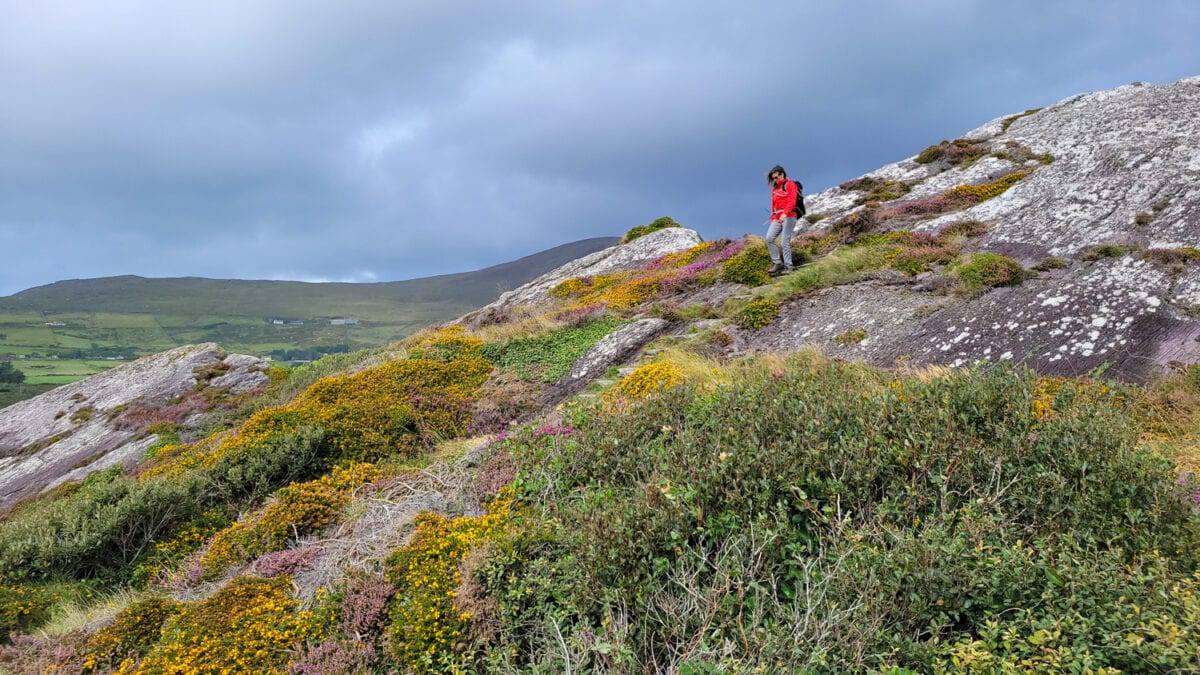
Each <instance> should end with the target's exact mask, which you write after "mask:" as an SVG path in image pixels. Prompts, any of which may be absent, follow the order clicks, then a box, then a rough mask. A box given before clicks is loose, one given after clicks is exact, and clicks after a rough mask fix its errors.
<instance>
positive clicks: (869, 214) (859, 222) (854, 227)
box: [832, 207, 879, 240]
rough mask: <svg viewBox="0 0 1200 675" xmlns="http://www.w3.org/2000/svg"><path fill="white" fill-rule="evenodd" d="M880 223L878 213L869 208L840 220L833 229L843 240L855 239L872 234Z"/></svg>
mask: <svg viewBox="0 0 1200 675" xmlns="http://www.w3.org/2000/svg"><path fill="white" fill-rule="evenodd" d="M878 222H879V219H878V213H877V212H876V210H875V209H873V208H869V207H868V208H864V209H860V210H858V211H855V212H854V213H851V214H850V215H848V216H844V217H842V218H840V219H839V220H838V221H837V222H836V223H834V224H833V228H832V229H833V232H834V233H836V234H837V235H839V236H840V237H841V238H842V239H843V240H846V239H853V238H854V237H856V236H858V235H860V234H862V233H864V232H870V231H871V230H872V229H874V228H875V226H876V225H877V224H878Z"/></svg>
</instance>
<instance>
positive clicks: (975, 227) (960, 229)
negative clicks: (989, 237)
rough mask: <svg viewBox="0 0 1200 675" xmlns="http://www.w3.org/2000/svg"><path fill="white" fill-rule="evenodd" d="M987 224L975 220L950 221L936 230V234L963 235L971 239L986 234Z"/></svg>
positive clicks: (943, 235)
mask: <svg viewBox="0 0 1200 675" xmlns="http://www.w3.org/2000/svg"><path fill="white" fill-rule="evenodd" d="M987 231H988V226H987V225H984V224H983V223H981V222H979V221H976V220H962V221H959V222H957V223H950V224H949V225H947V226H945V227H943V228H942V229H941V230H939V231H938V236H939V237H942V238H945V237H964V238H966V239H973V238H975V237H979V236H983V235H984V234H987Z"/></svg>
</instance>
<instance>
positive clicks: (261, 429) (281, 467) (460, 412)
mask: <svg viewBox="0 0 1200 675" xmlns="http://www.w3.org/2000/svg"><path fill="white" fill-rule="evenodd" d="M479 349H480V343H479V341H478V340H473V339H470V338H465V337H463V336H462V334H461V329H458V330H448V331H440V332H435V333H431V334H429V335H426V336H422V337H421V338H419V339H418V340H416V341H415V342H414V350H415V351H416V352H417V353H418V354H420V356H418V357H414V358H408V359H403V360H399V361H390V362H387V363H384V364H382V365H380V366H376V367H374V368H370V369H366V370H363V371H361V372H358V373H355V374H352V375H337V376H331V377H326V378H322V379H320V380H318V381H317V382H316V383H315V384H313V385H312V386H310V387H309V388H308V389H306V390H305V391H304V392H303V393H302V394H300V395H299V396H298V397H297V398H296V399H294V400H293V401H292V402H290V403H287V404H285V405H281V406H275V407H270V408H266V409H263V410H260V411H259V412H256V413H255V414H253V415H252V416H251V417H250V418H249V419H248V420H246V422H245V423H243V424H242V425H241V426H240V427H239V428H238V429H237V430H236V431H234V432H218V433H215V434H213V435H212V436H209V437H208V438H205V439H202V440H200V441H197V442H195V443H188V444H180V445H171V446H167V447H164V448H161V449H160V450H159V451H158V452H157V453H156V454H155V455H154V457H153V458H151V459H149V460H148V461H147V462H146V463H144V464H143V465H142V466H141V467H139V470H138V472H137V474H136V476H126V475H122V474H121V472H120V469H119V467H118V468H114V469H111V470H109V471H106V472H101V473H97V474H93V475H91V476H89V477H88V478H87V479H86V480H85V481H83V483H82V484H81V485H80V486H79V487H78V488H77V489H75V490H73V491H71V492H70V494H67V495H65V496H64V497H62V498H60V499H56V500H46V501H44V502H37V503H32V504H29V505H28V506H27V507H26V508H24V509H23V510H22V512H21V513H19V514H17V515H16V516H14V517H13V518H11V519H9V520H8V521H7V522H5V523H3V524H0V577H3V578H7V579H11V580H28V579H50V578H55V577H60V576H61V577H66V578H75V579H83V578H99V579H101V580H105V581H116V580H119V579H123V578H125V577H126V575H127V574H128V573H129V571H130V569H131V568H132V567H133V566H134V565H137V564H138V563H141V562H143V561H144V560H145V559H146V558H147V557H148V556H152V555H154V553H153V543H154V542H155V541H158V540H160V539H169V538H170V537H171V536H172V533H175V532H177V530H178V529H179V528H181V527H184V524H185V523H188V522H189V521H191V520H192V519H194V518H196V517H197V516H198V515H199V514H200V513H202V512H204V511H206V510H207V509H210V508H213V507H217V506H220V507H222V508H236V507H237V506H238V505H243V504H246V503H254V502H257V501H259V500H261V499H263V498H265V497H266V496H267V495H269V494H271V493H272V492H274V491H275V490H277V489H278V488H280V487H281V486H283V485H285V484H287V483H288V482H291V481H296V480H307V479H311V478H313V477H316V476H320V475H321V474H322V473H324V472H325V471H327V470H328V469H329V468H330V467H331V466H332V465H333V464H334V463H336V462H338V461H344V460H373V459H378V458H382V457H387V456H393V455H400V456H406V457H415V456H419V455H421V454H423V453H424V452H426V451H427V450H429V449H430V448H432V447H433V446H434V445H435V444H436V443H437V442H438V441H440V440H442V439H445V438H450V437H454V436H457V435H459V434H461V433H463V432H464V431H465V430H466V428H467V426H468V425H469V424H470V421H471V420H470V413H471V405H472V399H473V396H474V395H475V393H476V392H477V391H478V388H479V387H480V385H482V383H483V382H484V380H486V379H487V377H488V374H489V373H490V372H491V370H492V365H491V364H490V363H489V362H488V361H487V360H485V359H483V358H481V357H480V356H478V352H479ZM150 566H153V563H148V564H147V566H146V567H145V568H144V569H143V571H142V572H141V573H140V574H139V577H140V578H143V579H147V580H148V578H149V576H148V575H153V574H154V573H153V572H152V571H151V570H150Z"/></svg>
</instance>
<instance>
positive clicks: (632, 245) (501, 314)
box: [454, 227, 702, 329]
mask: <svg viewBox="0 0 1200 675" xmlns="http://www.w3.org/2000/svg"><path fill="white" fill-rule="evenodd" d="M701 241H702V240H701V239H700V235H699V234H697V233H696V232H695V231H694V230H689V229H687V228H683V227H668V228H664V229H661V230H657V231H654V232H651V233H650V234H647V235H644V236H641V237H638V238H637V239H634V240H633V241H631V242H629V243H627V244H617V245H616V246H610V247H608V248H606V249H604V250H603V251H597V252H595V253H593V254H591V255H587V256H584V257H582V258H579V259H578V260H574V261H572V262H569V263H567V264H566V265H563V266H562V267H559V268H557V269H554V270H551V271H550V272H547V273H546V274H543V275H542V276H540V277H538V278H537V279H534V280H533V281H530V282H529V283H527V284H525V285H524V286H521V287H519V288H516V289H513V290H511V291H508V292H506V293H504V294H502V295H501V296H500V297H499V298H498V299H497V300H496V301H495V302H493V303H491V304H490V305H487V306H485V307H483V308H481V309H479V310H477V311H474V312H471V313H470V314H467V315H466V316H463V317H460V318H459V319H457V320H456V321H455V322H454V323H460V324H464V325H466V326H468V327H469V328H472V329H474V328H477V327H479V326H481V325H486V324H488V323H495V322H497V321H503V320H505V319H506V318H507V317H508V316H509V315H510V314H511V312H512V311H513V310H514V309H516V308H518V307H522V306H532V305H537V304H539V303H542V302H545V301H546V300H547V299H549V297H550V290H551V289H552V288H554V287H555V286H557V285H559V284H560V283H562V282H564V281H566V280H567V279H572V278H575V277H588V276H596V275H599V274H610V273H612V272H619V271H622V270H628V269H633V268H636V267H640V266H642V265H644V264H645V263H647V262H649V261H651V260H654V259H655V258H659V257H662V256H664V255H667V254H668V253H675V252H677V251H684V250H687V249H689V248H691V247H693V246H695V245H696V244H699V243H700V242H701Z"/></svg>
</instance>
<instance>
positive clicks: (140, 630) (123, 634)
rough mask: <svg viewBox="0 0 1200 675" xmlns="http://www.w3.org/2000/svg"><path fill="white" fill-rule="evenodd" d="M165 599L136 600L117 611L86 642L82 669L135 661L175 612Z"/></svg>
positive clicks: (147, 648)
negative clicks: (115, 614)
mask: <svg viewBox="0 0 1200 675" xmlns="http://www.w3.org/2000/svg"><path fill="white" fill-rule="evenodd" d="M179 610H180V606H179V604H178V603H176V602H174V601H172V600H169V599H167V598H159V597H151V598H146V599H145V600H139V601H138V602H135V603H133V604H132V605H130V606H128V607H126V608H125V609H123V610H121V612H120V613H118V614H117V616H116V618H114V619H113V622H112V623H111V624H109V625H107V626H105V627H104V628H101V629H100V630H98V631H96V632H95V633H94V634H92V636H91V637H90V638H89V639H88V644H87V649H86V651H87V657H86V659H85V661H84V668H85V670H89V671H90V670H95V669H98V668H104V667H108V668H116V667H117V666H119V665H120V663H121V661H122V660H124V659H127V658H128V659H134V660H136V659H139V658H141V657H143V656H145V655H146V653H147V652H149V651H150V648H151V647H153V646H154V644H155V643H157V642H158V640H159V638H160V637H162V629H163V624H165V623H166V621H167V619H170V618H171V617H172V616H174V615H176V614H177V613H179Z"/></svg>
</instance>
